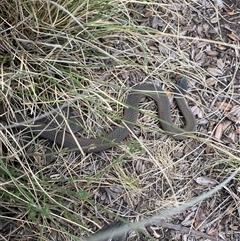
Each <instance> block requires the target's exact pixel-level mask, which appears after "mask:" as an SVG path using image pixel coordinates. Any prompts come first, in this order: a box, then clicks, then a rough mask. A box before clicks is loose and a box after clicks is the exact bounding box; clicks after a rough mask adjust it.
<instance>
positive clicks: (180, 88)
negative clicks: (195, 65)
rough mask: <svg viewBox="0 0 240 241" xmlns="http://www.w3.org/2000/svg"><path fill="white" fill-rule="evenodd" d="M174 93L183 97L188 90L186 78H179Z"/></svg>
mask: <svg viewBox="0 0 240 241" xmlns="http://www.w3.org/2000/svg"><path fill="white" fill-rule="evenodd" d="M176 84H177V86H176V88H175V93H177V94H181V95H185V94H186V90H187V89H188V82H187V78H186V77H181V78H179V79H178V80H177V81H176Z"/></svg>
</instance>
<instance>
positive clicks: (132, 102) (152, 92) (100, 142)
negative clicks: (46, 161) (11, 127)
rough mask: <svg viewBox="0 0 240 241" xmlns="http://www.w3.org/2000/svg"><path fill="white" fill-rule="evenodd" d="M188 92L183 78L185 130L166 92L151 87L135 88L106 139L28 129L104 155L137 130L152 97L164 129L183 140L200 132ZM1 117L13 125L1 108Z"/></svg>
mask: <svg viewBox="0 0 240 241" xmlns="http://www.w3.org/2000/svg"><path fill="white" fill-rule="evenodd" d="M186 88H187V82H186V79H184V78H182V79H181V81H180V82H179V83H178V88H176V90H175V94H176V95H177V96H176V97H175V99H176V103H177V106H178V108H179V109H180V111H181V113H182V115H183V117H184V119H185V125H184V126H183V127H182V128H178V127H177V126H176V125H174V124H173V122H172V119H171V110H170V103H169V100H168V97H167V96H166V94H165V93H164V92H163V90H162V89H161V88H160V87H157V86H155V85H153V84H147V83H145V84H140V85H138V86H136V87H134V88H132V91H131V92H130V93H129V94H128V96H127V99H126V101H125V107H124V114H123V121H122V124H121V125H119V126H118V127H116V128H115V129H114V130H113V131H111V132H110V133H108V134H106V135H105V136H104V137H97V138H90V139H86V138H79V137H76V136H73V135H72V134H70V133H68V132H66V131H64V130H61V131H59V130H58V131H56V130H55V129H54V128H52V127H51V125H48V124H44V123H43V122H40V121H36V122H35V123H34V125H30V126H29V127H28V128H29V129H30V131H31V132H32V133H34V134H36V135H39V136H40V137H42V138H45V139H48V140H50V141H53V142H55V143H56V144H58V145H60V146H62V147H66V148H69V149H74V150H77V149H79V148H81V150H82V151H83V152H84V153H92V152H100V151H103V150H106V149H109V148H111V147H112V146H114V145H116V144H117V143H119V142H121V141H122V140H123V139H124V138H126V137H127V136H128V134H129V132H130V131H132V130H133V128H134V126H135V124H136V121H137V117H138V112H139V111H138V106H139V102H140V100H141V99H142V98H143V97H145V96H149V97H151V98H152V99H153V100H154V101H155V102H156V104H157V108H158V117H159V121H160V125H161V127H162V129H163V130H164V131H166V132H167V133H169V134H171V135H172V136H173V138H175V139H177V140H182V139H185V138H186V136H185V135H184V134H188V133H189V132H193V131H195V130H196V121H195V118H194V116H193V114H192V112H191V110H190V109H189V108H188V106H187V104H186V102H185V100H184V98H183V97H182V96H181V95H182V94H185V90H186ZM180 94H181V95H180ZM0 115H1V116H0V119H2V120H3V121H5V122H9V120H8V118H7V117H6V114H5V111H4V107H3V105H0ZM15 119H16V120H17V122H18V123H24V118H23V117H22V116H21V115H20V114H17V113H15ZM17 128H19V129H26V128H27V126H26V125H23V124H21V125H18V126H17Z"/></svg>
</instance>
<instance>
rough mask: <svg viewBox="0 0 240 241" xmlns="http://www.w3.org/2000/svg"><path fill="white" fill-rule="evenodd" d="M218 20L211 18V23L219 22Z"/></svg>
mask: <svg viewBox="0 0 240 241" xmlns="http://www.w3.org/2000/svg"><path fill="white" fill-rule="evenodd" d="M219 19H220V18H212V19H211V23H217V22H219Z"/></svg>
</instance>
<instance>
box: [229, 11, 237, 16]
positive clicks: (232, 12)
mask: <svg viewBox="0 0 240 241" xmlns="http://www.w3.org/2000/svg"><path fill="white" fill-rule="evenodd" d="M235 14H236V13H235V11H234V10H233V11H231V12H227V15H229V16H233V15H235Z"/></svg>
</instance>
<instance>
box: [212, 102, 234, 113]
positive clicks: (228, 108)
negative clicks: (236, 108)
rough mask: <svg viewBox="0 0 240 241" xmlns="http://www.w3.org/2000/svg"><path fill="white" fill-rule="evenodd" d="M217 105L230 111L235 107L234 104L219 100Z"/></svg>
mask: <svg viewBox="0 0 240 241" xmlns="http://www.w3.org/2000/svg"><path fill="white" fill-rule="evenodd" d="M215 106H216V107H218V108H219V109H221V110H223V111H230V110H231V109H232V108H233V106H232V104H230V103H226V102H220V101H217V102H216V103H215Z"/></svg>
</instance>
